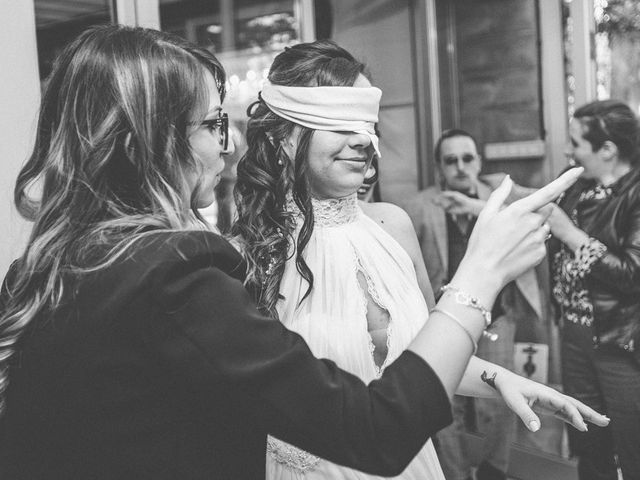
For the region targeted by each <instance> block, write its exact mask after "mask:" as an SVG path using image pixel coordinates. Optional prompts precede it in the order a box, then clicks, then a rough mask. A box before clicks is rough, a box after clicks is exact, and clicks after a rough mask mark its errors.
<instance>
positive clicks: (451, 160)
mask: <svg viewBox="0 0 640 480" xmlns="http://www.w3.org/2000/svg"><path fill="white" fill-rule="evenodd" d="M476 158H478V156H477V155H472V154H471V153H465V154H464V155H462V157H458V156H457V155H447V156H445V157H442V163H444V164H445V165H446V166H447V167H450V166H453V165H457V164H458V161H460V160H462V162H463V163H465V164H469V163H471V162H473V161H474V160H475V159H476Z"/></svg>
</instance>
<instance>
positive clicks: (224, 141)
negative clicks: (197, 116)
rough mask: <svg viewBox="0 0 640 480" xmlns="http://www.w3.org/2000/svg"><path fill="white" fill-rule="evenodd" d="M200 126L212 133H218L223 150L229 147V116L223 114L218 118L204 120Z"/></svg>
mask: <svg viewBox="0 0 640 480" xmlns="http://www.w3.org/2000/svg"><path fill="white" fill-rule="evenodd" d="M200 125H202V126H205V127H207V128H208V129H209V130H211V131H214V130H215V131H216V132H218V136H219V137H220V145H222V149H223V150H226V149H227V148H228V147H229V115H227V114H226V113H223V114H222V115H220V116H219V117H218V118H211V119H208V120H203V121H202V122H200Z"/></svg>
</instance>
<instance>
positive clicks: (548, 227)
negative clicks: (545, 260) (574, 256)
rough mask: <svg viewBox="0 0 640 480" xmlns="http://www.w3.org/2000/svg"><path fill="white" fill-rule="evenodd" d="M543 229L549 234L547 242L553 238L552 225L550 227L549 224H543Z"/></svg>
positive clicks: (546, 238)
mask: <svg viewBox="0 0 640 480" xmlns="http://www.w3.org/2000/svg"><path fill="white" fill-rule="evenodd" d="M542 228H543V230H545V231H546V232H547V235H546V237H545V240H549V239H550V238H551V237H552V235H551V225H549V223H547V222H544V223H543V224H542Z"/></svg>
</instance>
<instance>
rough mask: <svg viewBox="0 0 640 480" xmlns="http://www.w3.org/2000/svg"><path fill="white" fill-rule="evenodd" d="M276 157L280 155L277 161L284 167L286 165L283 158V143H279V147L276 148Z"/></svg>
mask: <svg viewBox="0 0 640 480" xmlns="http://www.w3.org/2000/svg"><path fill="white" fill-rule="evenodd" d="M276 157H278V160H277V162H276V163H277V164H278V165H279V166H280V167H282V166H283V165H284V160H282V143H279V144H278V148H276Z"/></svg>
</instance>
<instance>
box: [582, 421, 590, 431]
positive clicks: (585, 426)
mask: <svg viewBox="0 0 640 480" xmlns="http://www.w3.org/2000/svg"><path fill="white" fill-rule="evenodd" d="M582 428H583V429H584V430H583V432H588V431H589V427H587V424H586V423H584V422H582Z"/></svg>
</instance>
